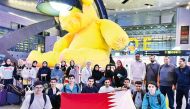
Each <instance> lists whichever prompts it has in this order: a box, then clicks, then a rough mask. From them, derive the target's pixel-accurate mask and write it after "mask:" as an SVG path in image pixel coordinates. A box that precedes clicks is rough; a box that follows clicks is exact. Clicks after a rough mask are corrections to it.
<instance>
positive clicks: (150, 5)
mask: <svg viewBox="0 0 190 109" xmlns="http://www.w3.org/2000/svg"><path fill="white" fill-rule="evenodd" d="M144 5H146V6H147V8H150V7H152V6H153V5H152V4H148V3H146V4H144Z"/></svg>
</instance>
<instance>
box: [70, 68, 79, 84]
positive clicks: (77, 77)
mask: <svg viewBox="0 0 190 109" xmlns="http://www.w3.org/2000/svg"><path fill="white" fill-rule="evenodd" d="M79 71H80V69H79V66H78V65H75V66H74V69H72V70H70V73H69V75H74V77H75V82H76V83H77V84H79V83H80V80H79V78H80V77H79V73H80V72H79Z"/></svg>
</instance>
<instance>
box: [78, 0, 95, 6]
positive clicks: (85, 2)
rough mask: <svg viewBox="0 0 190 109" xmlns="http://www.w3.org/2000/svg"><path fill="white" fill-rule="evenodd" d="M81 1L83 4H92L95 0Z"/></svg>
mask: <svg viewBox="0 0 190 109" xmlns="http://www.w3.org/2000/svg"><path fill="white" fill-rule="evenodd" d="M81 2H82V4H83V5H88V6H89V5H92V4H93V2H94V0H81Z"/></svg>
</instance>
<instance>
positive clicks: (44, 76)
mask: <svg viewBox="0 0 190 109" xmlns="http://www.w3.org/2000/svg"><path fill="white" fill-rule="evenodd" d="M37 77H38V79H39V80H40V81H43V82H48V83H49V82H50V79H51V69H50V68H49V67H48V63H47V62H46V61H44V62H43V63H42V68H40V69H39V71H38V74H37Z"/></svg>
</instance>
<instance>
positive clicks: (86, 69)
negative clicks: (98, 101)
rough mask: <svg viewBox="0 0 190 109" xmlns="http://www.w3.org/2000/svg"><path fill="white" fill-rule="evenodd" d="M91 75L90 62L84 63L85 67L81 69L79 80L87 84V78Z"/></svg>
mask: <svg viewBox="0 0 190 109" xmlns="http://www.w3.org/2000/svg"><path fill="white" fill-rule="evenodd" d="M91 76H92V70H91V62H87V63H86V67H84V68H83V69H82V73H81V81H82V83H83V85H87V82H88V78H89V77H91Z"/></svg>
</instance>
